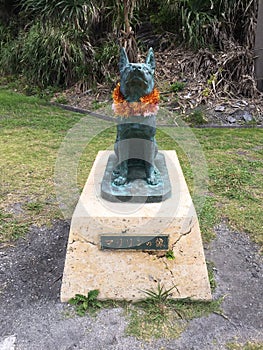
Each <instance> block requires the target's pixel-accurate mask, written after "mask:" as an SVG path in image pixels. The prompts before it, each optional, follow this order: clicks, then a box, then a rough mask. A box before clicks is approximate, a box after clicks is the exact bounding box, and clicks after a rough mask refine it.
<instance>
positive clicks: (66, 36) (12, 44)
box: [0, 23, 95, 87]
mask: <svg viewBox="0 0 263 350" xmlns="http://www.w3.org/2000/svg"><path fill="white" fill-rule="evenodd" d="M0 49H1V58H0V63H1V67H2V71H3V72H5V73H10V74H16V73H20V74H22V75H23V76H24V77H25V78H26V79H27V80H28V81H29V82H32V83H33V84H36V85H39V86H42V87H46V86H49V85H50V86H51V85H55V86H70V85H72V84H74V83H75V82H77V81H82V80H89V82H90V83H92V82H93V81H94V79H95V71H94V70H93V69H92V68H93V67H94V62H93V55H94V51H93V48H92V47H91V45H90V43H89V41H88V39H87V37H86V36H85V35H83V34H82V33H81V32H80V31H78V30H75V29H73V28H69V27H68V26H60V27H54V26H52V25H51V24H49V25H46V26H42V25H41V24H39V23H38V24H35V25H33V26H32V27H31V28H30V29H29V31H28V32H27V33H25V32H23V31H21V32H20V34H19V36H18V38H16V39H13V40H9V41H6V42H5V43H3V44H2V45H1V46H0ZM92 62H93V66H92Z"/></svg>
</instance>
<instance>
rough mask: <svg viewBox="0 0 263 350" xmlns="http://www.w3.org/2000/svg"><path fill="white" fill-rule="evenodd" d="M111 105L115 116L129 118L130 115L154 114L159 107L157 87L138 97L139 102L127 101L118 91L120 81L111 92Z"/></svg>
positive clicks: (145, 115)
mask: <svg viewBox="0 0 263 350" xmlns="http://www.w3.org/2000/svg"><path fill="white" fill-rule="evenodd" d="M112 97H113V105H112V109H113V111H114V113H115V115H116V116H119V117H123V118H129V117H132V116H144V117H148V116H151V115H156V113H157V111H158V109H159V107H158V103H159V101H160V94H159V91H158V90H157V89H153V91H152V92H151V93H150V94H148V95H146V96H143V97H141V98H140V102H128V101H126V100H125V98H124V96H123V95H122V93H121V91H120V83H118V84H117V86H116V88H115V89H114V90H113V93H112Z"/></svg>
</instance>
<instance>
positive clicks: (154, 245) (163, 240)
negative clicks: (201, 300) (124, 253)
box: [100, 235, 169, 251]
mask: <svg viewBox="0 0 263 350" xmlns="http://www.w3.org/2000/svg"><path fill="white" fill-rule="evenodd" d="M100 248H101V249H102V250H149V251H151V250H168V249H169V236H168V235H152V236H149V235H147V236H146V235H101V236H100Z"/></svg>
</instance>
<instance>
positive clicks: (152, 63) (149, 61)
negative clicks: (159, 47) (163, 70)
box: [145, 47, 155, 70]
mask: <svg viewBox="0 0 263 350" xmlns="http://www.w3.org/2000/svg"><path fill="white" fill-rule="evenodd" d="M145 63H146V64H148V65H149V66H150V67H151V68H152V70H155V58H154V52H153V49H152V47H151V48H150V49H149V51H148V55H147V57H146V60H145Z"/></svg>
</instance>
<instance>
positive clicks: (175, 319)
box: [126, 299, 221, 341]
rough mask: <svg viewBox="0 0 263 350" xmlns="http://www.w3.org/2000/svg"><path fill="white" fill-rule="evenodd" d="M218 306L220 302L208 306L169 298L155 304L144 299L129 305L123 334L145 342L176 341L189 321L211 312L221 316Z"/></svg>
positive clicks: (210, 303) (207, 304)
mask: <svg viewBox="0 0 263 350" xmlns="http://www.w3.org/2000/svg"><path fill="white" fill-rule="evenodd" d="M220 304H221V300H216V301H212V302H209V303H208V302H193V301H188V300H178V301H176V300H170V299H168V300H167V301H166V302H165V303H156V302H154V300H151V299H146V300H144V301H142V302H139V303H137V304H135V305H129V306H128V308H127V310H126V313H127V316H128V317H129V325H128V327H127V329H126V333H127V334H128V335H132V336H135V337H136V338H138V339H144V340H148V341H150V340H151V339H152V338H167V339H173V338H178V337H179V336H180V335H181V333H182V332H183V331H184V330H185V329H186V327H187V325H188V322H189V321H190V320H192V319H194V318H197V317H202V316H207V315H209V314H210V313H212V312H215V313H218V314H220V313H221V309H220Z"/></svg>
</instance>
